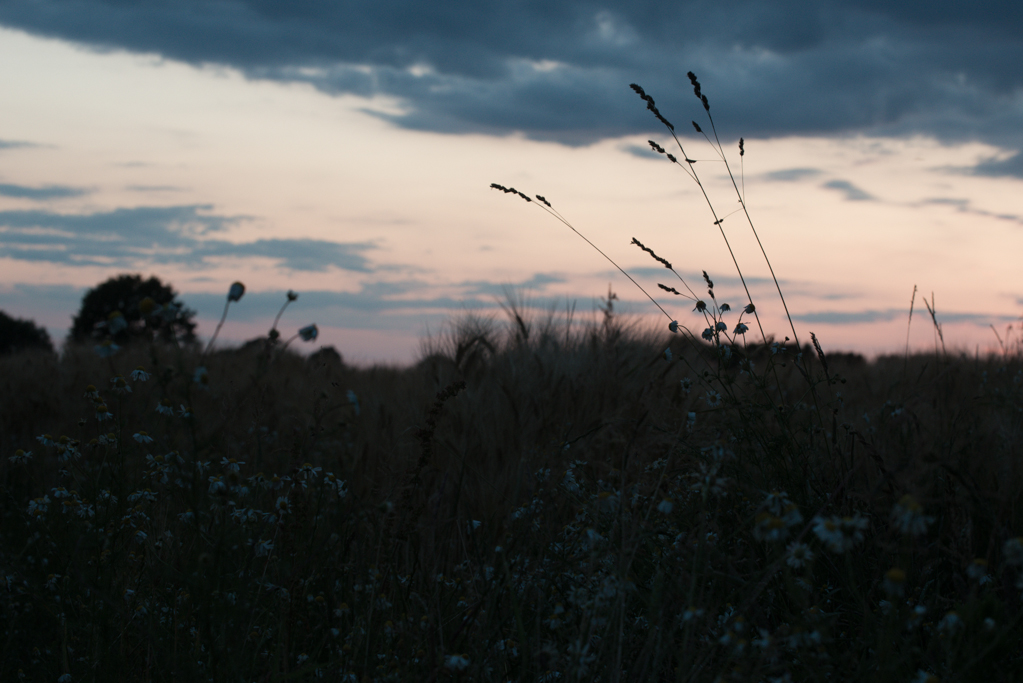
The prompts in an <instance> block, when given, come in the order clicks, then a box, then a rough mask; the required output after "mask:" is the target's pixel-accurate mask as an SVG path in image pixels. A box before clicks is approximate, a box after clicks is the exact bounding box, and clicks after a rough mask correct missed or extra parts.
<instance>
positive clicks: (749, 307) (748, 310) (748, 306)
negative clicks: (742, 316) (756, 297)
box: [742, 304, 757, 315]
mask: <svg viewBox="0 0 1023 683" xmlns="http://www.w3.org/2000/svg"><path fill="white" fill-rule="evenodd" d="M742 310H743V312H744V313H746V315H750V314H752V313H753V312H755V311H756V310H757V307H756V306H754V305H753V304H746V308H744V309H742Z"/></svg>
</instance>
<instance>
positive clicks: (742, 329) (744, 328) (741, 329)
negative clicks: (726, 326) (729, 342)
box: [735, 323, 749, 334]
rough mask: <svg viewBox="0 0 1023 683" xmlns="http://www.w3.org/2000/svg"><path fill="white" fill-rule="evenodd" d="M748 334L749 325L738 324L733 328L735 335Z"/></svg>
mask: <svg viewBox="0 0 1023 683" xmlns="http://www.w3.org/2000/svg"><path fill="white" fill-rule="evenodd" d="M747 332H749V325H747V324H746V323H739V324H738V325H736V326H735V334H746V333H747Z"/></svg>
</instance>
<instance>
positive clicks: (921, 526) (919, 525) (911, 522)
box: [892, 493, 934, 536]
mask: <svg viewBox="0 0 1023 683" xmlns="http://www.w3.org/2000/svg"><path fill="white" fill-rule="evenodd" d="M892 522H893V523H894V524H895V528H897V529H898V530H899V531H901V532H902V533H904V534H906V535H907V536H921V535H923V534H926V533H927V527H928V526H930V525H931V524H932V523H933V522H934V517H931V516H930V515H925V514H924V508H923V506H922V505H920V503H919V502H917V500H916V498H914V497H913V496H911V495H909V494H908V493H907V494H906V495H904V496H903V497H902V498H900V499H899V502H898V503H896V504H895V507H893V508H892Z"/></svg>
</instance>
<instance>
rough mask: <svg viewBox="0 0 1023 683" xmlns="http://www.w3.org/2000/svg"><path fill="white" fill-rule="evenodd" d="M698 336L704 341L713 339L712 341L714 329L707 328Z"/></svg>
mask: <svg viewBox="0 0 1023 683" xmlns="http://www.w3.org/2000/svg"><path fill="white" fill-rule="evenodd" d="M700 336H701V337H703V338H704V339H706V340H707V341H713V339H714V328H713V327H708V328H707V329H705V330H704V331H703V333H702V334H701V335H700Z"/></svg>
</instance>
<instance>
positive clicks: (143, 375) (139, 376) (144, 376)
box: [131, 365, 152, 382]
mask: <svg viewBox="0 0 1023 683" xmlns="http://www.w3.org/2000/svg"><path fill="white" fill-rule="evenodd" d="M150 377H152V375H151V374H149V373H148V372H146V369H145V368H144V367H142V366H141V365H140V366H138V367H137V368H135V369H134V370H132V371H131V378H132V380H134V381H136V382H145V381H147V380H148V379H149V378H150Z"/></svg>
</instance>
